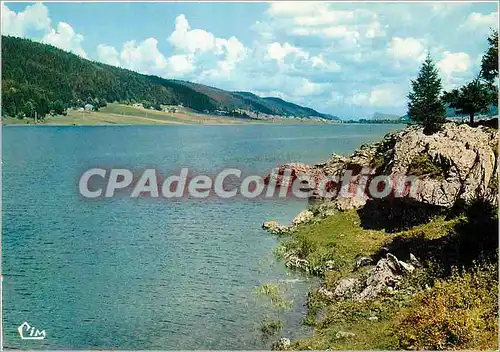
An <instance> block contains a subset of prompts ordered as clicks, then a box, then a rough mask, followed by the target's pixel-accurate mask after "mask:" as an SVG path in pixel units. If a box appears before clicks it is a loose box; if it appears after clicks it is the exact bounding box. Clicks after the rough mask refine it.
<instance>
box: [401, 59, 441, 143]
mask: <svg viewBox="0 0 500 352" xmlns="http://www.w3.org/2000/svg"><path fill="white" fill-rule="evenodd" d="M411 86H412V91H411V92H410V94H408V99H409V102H408V116H409V118H410V119H411V120H412V121H414V122H416V123H418V124H420V125H422V126H424V132H426V133H433V132H435V131H436V130H438V129H439V126H440V125H441V124H442V123H443V122H444V121H445V118H446V115H445V112H446V110H445V107H444V104H443V102H442V101H441V99H440V95H441V79H440V78H439V72H438V70H437V68H436V66H435V65H434V62H433V61H432V59H431V57H430V55H427V57H426V59H425V61H424V63H423V64H422V67H421V68H420V72H419V74H418V77H417V79H416V80H412V81H411Z"/></svg>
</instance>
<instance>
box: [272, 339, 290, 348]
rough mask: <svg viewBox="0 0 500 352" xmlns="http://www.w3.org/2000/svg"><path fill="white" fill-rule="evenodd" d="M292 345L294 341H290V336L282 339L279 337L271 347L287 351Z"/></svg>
mask: <svg viewBox="0 0 500 352" xmlns="http://www.w3.org/2000/svg"><path fill="white" fill-rule="evenodd" d="M291 345H292V343H291V342H290V339H289V338H287V337H282V338H281V339H279V340H278V341H276V342H275V343H273V345H272V346H271V349H272V350H274V351H285V350H287V349H288V348H290V346H291Z"/></svg>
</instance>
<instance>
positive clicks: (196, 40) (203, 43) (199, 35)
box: [168, 15, 216, 54]
mask: <svg viewBox="0 0 500 352" xmlns="http://www.w3.org/2000/svg"><path fill="white" fill-rule="evenodd" d="M168 41H169V42H170V44H172V46H173V47H174V48H175V49H176V50H180V51H183V52H187V53H190V54H194V53H196V52H202V53H203V52H207V51H212V50H214V49H215V48H216V44H215V41H216V38H215V36H214V35H213V34H212V33H210V32H207V31H204V30H202V29H191V26H190V25H189V22H188V20H187V19H186V16H184V15H179V16H177V18H176V19H175V30H174V32H173V33H172V34H171V35H170V37H169V38H168Z"/></svg>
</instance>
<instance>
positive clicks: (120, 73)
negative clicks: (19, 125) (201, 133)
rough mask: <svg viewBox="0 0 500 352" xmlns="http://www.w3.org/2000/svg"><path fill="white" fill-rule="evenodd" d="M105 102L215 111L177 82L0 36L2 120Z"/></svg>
mask: <svg viewBox="0 0 500 352" xmlns="http://www.w3.org/2000/svg"><path fill="white" fill-rule="evenodd" d="M107 102H121V103H129V104H131V103H135V102H145V103H146V104H148V105H150V106H154V107H157V106H159V105H160V104H164V105H178V104H179V103H181V102H182V103H184V104H185V105H187V106H190V107H192V108H193V109H196V110H200V111H201V110H203V109H210V110H214V109H216V104H215V103H214V102H213V101H212V100H211V99H210V98H209V97H207V96H206V95H204V94H200V93H198V92H196V91H195V90H193V89H191V88H189V87H187V86H184V85H182V84H181V83H179V82H176V81H172V80H167V79H163V78H159V77H154V76H148V75H142V74H139V73H136V72H133V71H130V70H126V69H121V68H118V67H113V66H109V65H106V64H102V63H98V62H93V61H89V60H85V59H82V58H80V57H79V56H77V55H74V54H72V53H69V52H65V51H63V50H60V49H58V48H55V47H53V46H51V45H46V44H40V43H37V42H33V41H31V40H29V39H22V38H15V37H10V36H2V115H3V116H19V117H22V116H33V114H34V113H35V112H36V113H37V115H38V116H39V117H43V116H45V115H46V114H48V113H49V112H52V113H53V114H64V113H65V111H66V109H68V108H72V107H83V106H84V105H85V104H92V105H93V106H94V107H95V108H96V109H98V108H99V107H102V106H105V105H106V103H107Z"/></svg>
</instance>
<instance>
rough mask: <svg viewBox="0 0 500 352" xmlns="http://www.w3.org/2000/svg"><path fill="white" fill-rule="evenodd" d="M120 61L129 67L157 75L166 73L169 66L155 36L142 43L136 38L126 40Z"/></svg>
mask: <svg viewBox="0 0 500 352" xmlns="http://www.w3.org/2000/svg"><path fill="white" fill-rule="evenodd" d="M120 62H122V65H123V67H126V68H128V69H131V70H134V71H139V72H141V73H147V74H156V75H164V74H165V72H166V69H167V66H168V64H167V59H166V58H165V56H163V54H162V53H161V52H160V50H159V49H158V40H156V39H155V38H148V39H145V40H144V41H142V42H140V43H137V42H136V41H135V40H130V41H128V42H125V43H124V44H123V48H122V51H121V53H120Z"/></svg>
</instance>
